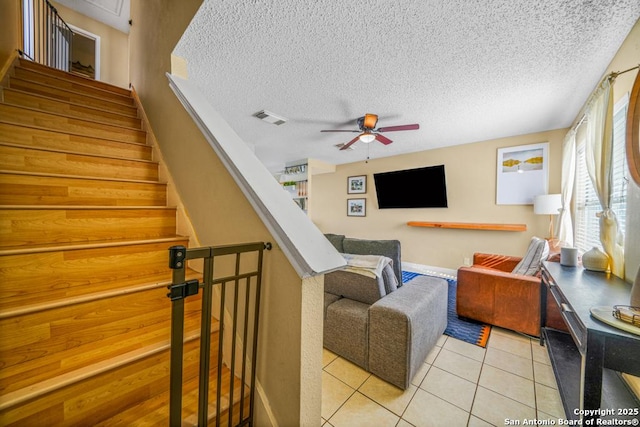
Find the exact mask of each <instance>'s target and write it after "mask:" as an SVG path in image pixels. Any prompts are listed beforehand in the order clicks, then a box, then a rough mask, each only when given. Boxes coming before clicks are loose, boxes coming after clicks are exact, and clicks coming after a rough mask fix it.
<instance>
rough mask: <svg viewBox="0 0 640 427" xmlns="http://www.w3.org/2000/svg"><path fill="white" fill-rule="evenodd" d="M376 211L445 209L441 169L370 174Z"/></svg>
mask: <svg viewBox="0 0 640 427" xmlns="http://www.w3.org/2000/svg"><path fill="white" fill-rule="evenodd" d="M373 181H374V183H375V186H376V195H377V196H378V208H380V209H398V208H400V209H403V208H446V207H447V183H446V180H445V174H444V165H438V166H428V167H424V168H417V169H406V170H399V171H392V172H381V173H374V174H373Z"/></svg>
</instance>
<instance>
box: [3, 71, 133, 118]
mask: <svg viewBox="0 0 640 427" xmlns="http://www.w3.org/2000/svg"><path fill="white" fill-rule="evenodd" d="M9 87H10V88H13V89H18V90H22V91H25V92H29V93H34V94H38V95H44V96H48V97H50V98H54V99H57V100H60V101H67V102H72V103H75V104H79V105H85V106H87V107H93V108H100V109H102V110H105V111H112V112H115V113H119V114H122V115H126V116H130V117H138V109H137V108H136V107H135V106H134V105H132V104H122V103H119V102H114V101H111V100H108V99H102V98H98V97H95V96H91V95H87V94H83V93H78V92H73V91H70V90H66V89H62V88H58V87H55V86H49V85H46V84H42V83H39V82H32V81H29V80H24V79H21V78H18V77H13V76H12V77H10V78H9Z"/></svg>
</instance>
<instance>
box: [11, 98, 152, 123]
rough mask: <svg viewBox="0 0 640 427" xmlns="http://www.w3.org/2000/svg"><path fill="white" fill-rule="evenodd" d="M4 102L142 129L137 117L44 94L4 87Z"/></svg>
mask: <svg viewBox="0 0 640 427" xmlns="http://www.w3.org/2000/svg"><path fill="white" fill-rule="evenodd" d="M4 102H5V103H7V104H11V105H16V106H22V107H28V108H33V109H36V110H41V111H47V112H50V113H56V114H60V115H65V116H68V117H75V118H79V119H87V120H93V121H96V122H100V123H105V124H113V125H117V126H126V127H130V128H133V129H142V122H141V120H140V119H139V118H134V117H128V116H125V115H122V114H118V113H112V112H108V111H105V110H100V109H97V108H93V107H85V106H82V105H78V104H73V103H69V102H64V101H58V100H55V99H52V98H48V97H46V96H42V95H34V94H30V93H27V92H23V91H19V90H14V89H4Z"/></svg>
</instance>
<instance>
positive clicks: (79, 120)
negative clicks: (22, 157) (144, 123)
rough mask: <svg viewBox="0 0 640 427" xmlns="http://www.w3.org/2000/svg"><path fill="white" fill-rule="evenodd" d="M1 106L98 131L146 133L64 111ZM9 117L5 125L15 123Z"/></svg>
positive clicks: (140, 129) (137, 128) (138, 129)
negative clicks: (90, 127) (66, 121)
mask: <svg viewBox="0 0 640 427" xmlns="http://www.w3.org/2000/svg"><path fill="white" fill-rule="evenodd" d="M0 105H2V106H4V107H3V110H4V111H11V110H19V111H20V112H21V113H22V114H24V115H30V114H33V115H35V116H37V117H49V118H53V117H57V118H60V119H68V121H69V122H70V123H79V124H84V125H85V126H89V125H94V127H95V128H96V129H97V130H104V129H107V130H108V129H114V130H119V131H122V132H127V131H130V133H132V134H133V133H138V134H144V133H145V131H144V130H143V129H142V128H140V127H133V126H126V125H122V124H118V123H105V122H102V121H100V120H96V119H93V118H87V117H74V116H72V115H69V114H65V112H64V111H62V112H61V111H47V110H43V109H41V108H37V107H31V106H28V105H17V104H11V103H8V102H2V103H0ZM7 117H10V114H6V116H5V118H4V120H3V122H5V123H13V122H11V120H10V119H7Z"/></svg>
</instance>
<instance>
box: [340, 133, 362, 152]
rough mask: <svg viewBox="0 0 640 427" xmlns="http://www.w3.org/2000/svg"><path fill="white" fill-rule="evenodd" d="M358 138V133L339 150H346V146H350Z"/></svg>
mask: <svg viewBox="0 0 640 427" xmlns="http://www.w3.org/2000/svg"><path fill="white" fill-rule="evenodd" d="M359 138H360V135H358V136H356V137H355V138H353V139H352V140H351V141H349V142H347V143H346V144H344V145H343V146H342V147H340V150H346V149H347V148H349V147H351V146H352V145H353V144H354V143H355V142H356V141H358V139H359Z"/></svg>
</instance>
